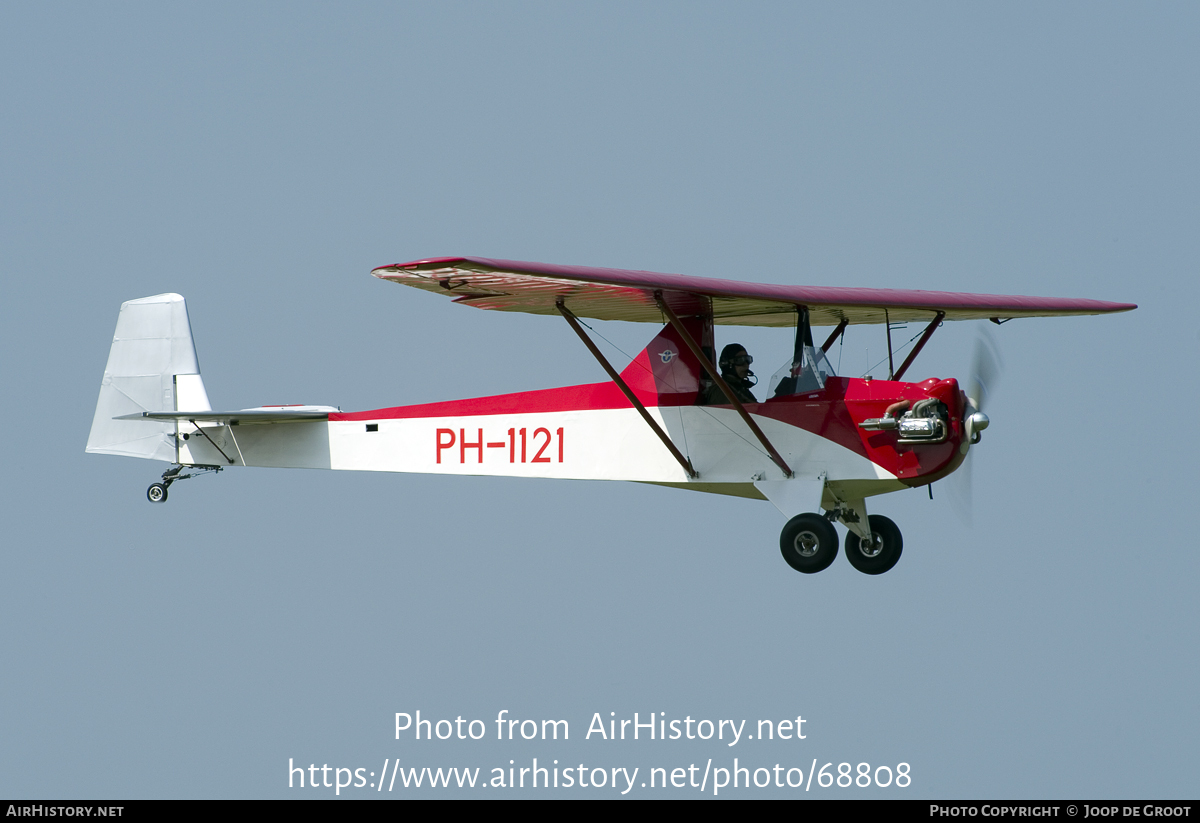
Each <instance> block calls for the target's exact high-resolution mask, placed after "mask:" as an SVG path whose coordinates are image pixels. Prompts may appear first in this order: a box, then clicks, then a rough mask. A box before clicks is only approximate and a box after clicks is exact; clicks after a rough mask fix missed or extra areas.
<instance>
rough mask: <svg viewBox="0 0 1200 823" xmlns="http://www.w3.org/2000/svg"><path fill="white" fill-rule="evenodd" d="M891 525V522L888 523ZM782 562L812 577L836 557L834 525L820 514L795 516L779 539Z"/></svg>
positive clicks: (835, 531)
mask: <svg viewBox="0 0 1200 823" xmlns="http://www.w3.org/2000/svg"><path fill="white" fill-rule="evenodd" d="M889 522H890V521H889ZM779 549H780V551H782V552H783V559H784V560H786V561H787V564H788V565H789V566H791V567H792V568H793V569H795V570H796V571H798V572H802V573H804V574H815V573H816V572H819V571H824V570H825V569H827V568H829V564H830V563H832V562H833V560H834V558H835V557H837V551H838V536H837V530H836V529H834V528H833V524H832V523H830V522H829V521H828V520H826V519H825V518H824V517H822V516H821V515H819V514H813V513H812V512H808V513H805V514H798V515H796V516H795V517H793V518H792V519H791V520H789V521H788V522H787V525H786V526H784V527H783V532H782V533H781V534H780V535H779Z"/></svg>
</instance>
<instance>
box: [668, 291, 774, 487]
mask: <svg viewBox="0 0 1200 823" xmlns="http://www.w3.org/2000/svg"><path fill="white" fill-rule="evenodd" d="M654 302H656V303H658V308H659V310H660V311H662V313H663V314H664V315H666V318H667V320H668V322H670V324H671V326H672V327H673V328H674V329H675V331H677V332H678V333H679V336H680V338H682V339H683V342H684V343H685V344H686V345H687V347H688V348H689V349H690V350H691V352H692V356H694V357H695V358H696V359H697V360H699V361H700V364H701V365H702V366H704V370H705V371H706V372H708V376H709V377H711V378H712V379H713V382H714V383H716V384H717V386H718V387H719V388H720V389H721V393H722V394H724V395H725V399H726V400H728V401H729V402H730V403H731V404H733V408H734V409H736V410H737V413H738V414H740V415H741V416H742V420H744V421H745V422H746V425H747V426H749V427H750V431H752V432H754V436H755V437H757V438H758V442H759V443H762V444H763V448H765V449H766V450H767V454H769V455H770V456H771V460H773V461H774V462H775V465H776V466H778V467H779V468H781V469H783V473H784V474H785V475H787V476H788V477H789V478H790V477H795V472H793V471H792V470H791V468H790V467H789V466H788V464H787V463H785V462H784V460H783V458H782V457H780V456H779V452H778V451H776V450H775V447H774V446H772V445H771V441H770V440H768V439H767V436H766V435H765V434H763V430H762V429H760V428H759V427H758V424H757V423H755V422H754V418H752V417H751V416H750V413H749V412H747V411H746V407H745V406H743V405H742V404H741V401H739V400H738V399H737V397H736V396H735V395H734V393H733V389H731V388H729V384H728V383H726V382H725V381H724V379H722V377H721V375H720V373H719V372H718V371H717V369H716V368H715V367H714V366H713V364H712V362H711V361H710V360H709V359H708V357H707V356H706V355H705V354H704V352H703V351H701V349H700V347H699V346H697V345H696V341H695V340H693V339H692V336H691V335H690V334H688V330H687V328H686V327H685V326H684V325H683V323H681V322H679V318H678V317H676V316H675V312H673V311H671V307H670V306H668V305H667V301H665V300H663V294H662V292H661V291H655V292H654Z"/></svg>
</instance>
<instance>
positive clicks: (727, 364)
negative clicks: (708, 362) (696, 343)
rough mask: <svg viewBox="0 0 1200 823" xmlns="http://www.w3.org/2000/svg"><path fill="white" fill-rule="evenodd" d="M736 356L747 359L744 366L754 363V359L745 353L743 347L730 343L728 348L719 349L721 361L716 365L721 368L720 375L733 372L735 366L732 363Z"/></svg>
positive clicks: (739, 344)
mask: <svg viewBox="0 0 1200 823" xmlns="http://www.w3.org/2000/svg"><path fill="white" fill-rule="evenodd" d="M738 355H745V357H746V358H747V360H746V365H750V364H751V363H753V362H754V358H753V357H750V355H749V354H747V353H746V347H745V346H743V345H742V344H741V343H730V344H729V345H728V346H726V347H725V348H723V349H721V359H720V361H718V363H717V365H718V366H720V367H721V372H722V373H732V372H733V368H734V365H735V363H734V362H733V361H734V359H735V358H736V357H737V356H738Z"/></svg>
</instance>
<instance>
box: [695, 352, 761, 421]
mask: <svg viewBox="0 0 1200 823" xmlns="http://www.w3.org/2000/svg"><path fill="white" fill-rule="evenodd" d="M753 362H754V358H753V357H751V356H750V355H749V354H747V353H746V347H745V346H743V345H741V344H740V343H730V344H729V345H728V346H726V347H725V348H723V349H721V359H720V360H719V361H718V362H717V365H718V367H719V368H720V369H721V378H722V379H723V380H724V381H725V382H726V383H727V384H729V388H731V389H733V396H734V397H736V398H737V399H738V401H739V402H741V403H757V402H758V399H757V398H756V397H755V396H754V395H753V394H752V393H751V392H750V389H751V388H753V387H754V385H755V384H756V383H758V379H757V378H756V377H755V376H754V372H752V371H750V364H751V363H753ZM696 402H697V405H700V406H718V405H721V404H728V403H729V400H728V399H727V398H726V397H725V393H724V392H723V391H721V387H720V386H718V385H717V384H716V383H715V382H711V381H709V382H708V383H707V386H706V387H705V389H704V390H703V391H702V392H701V393H700V399H699V400H697V401H696Z"/></svg>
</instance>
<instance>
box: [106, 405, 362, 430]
mask: <svg viewBox="0 0 1200 823" xmlns="http://www.w3.org/2000/svg"><path fill="white" fill-rule="evenodd" d="M336 411H338V409H336V408H335V407H333V406H290V407H286V408H272V407H266V408H259V409H241V410H239V411H225V412H218V411H191V412H189V411H171V412H167V411H161V412H149V411H148V412H140V413H138V414H125V415H122V416H120V417H118V418H115V419H117V420H160V421H171V422H173V421H186V422H189V423H224V424H226V425H230V424H232V425H238V424H239V423H240V424H246V423H292V422H299V421H304V420H328V419H329V414H330V413H331V412H336Z"/></svg>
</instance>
